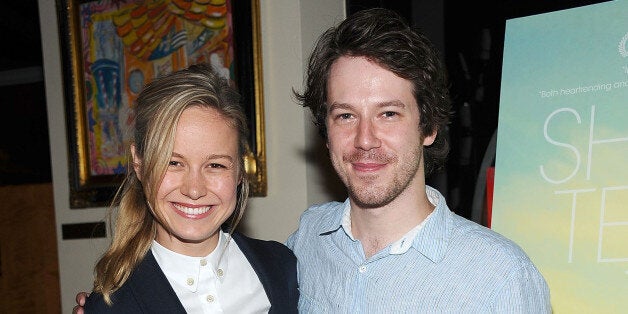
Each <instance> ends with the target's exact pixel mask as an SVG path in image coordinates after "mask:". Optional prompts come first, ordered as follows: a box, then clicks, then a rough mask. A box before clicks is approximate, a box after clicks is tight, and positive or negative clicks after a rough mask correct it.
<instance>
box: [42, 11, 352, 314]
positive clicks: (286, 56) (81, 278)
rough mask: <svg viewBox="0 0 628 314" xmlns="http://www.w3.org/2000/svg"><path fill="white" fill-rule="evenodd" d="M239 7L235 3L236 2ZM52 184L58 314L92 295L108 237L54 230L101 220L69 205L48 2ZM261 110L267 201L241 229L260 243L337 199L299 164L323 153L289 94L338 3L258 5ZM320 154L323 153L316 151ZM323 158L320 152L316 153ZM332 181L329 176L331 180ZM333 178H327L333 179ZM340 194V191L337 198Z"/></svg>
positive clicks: (337, 14)
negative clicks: (82, 295) (75, 236)
mask: <svg viewBox="0 0 628 314" xmlns="http://www.w3.org/2000/svg"><path fill="white" fill-rule="evenodd" d="M238 1H240V0H238ZM38 2H39V14H40V24H41V25H42V29H41V37H42V47H43V64H44V79H45V83H46V102H47V110H48V125H49V127H50V149H51V162H52V182H53V186H54V197H55V212H56V215H55V217H56V222H55V223H56V227H57V228H56V230H57V243H58V250H59V274H60V281H61V282H60V284H61V298H62V300H61V303H62V313H70V312H71V311H72V307H73V306H74V303H75V301H74V296H75V295H76V293H77V292H78V291H89V290H91V283H92V269H93V266H94V263H95V262H96V260H97V258H98V257H99V255H100V254H101V253H102V252H103V250H104V249H105V248H106V246H107V245H108V243H109V240H108V239H96V240H62V239H61V226H62V225H63V224H68V223H79V222H93V221H100V220H102V219H103V218H104V216H105V212H106V209H105V208H90V209H78V210H77V209H74V210H71V209H70V206H69V195H68V193H69V186H68V180H69V178H68V160H67V158H68V154H67V142H66V129H65V116H64V100H63V86H62V74H61V73H62V72H61V56H60V51H59V34H58V29H57V16H56V13H55V12H56V8H55V2H54V1H48V0H39V1H38ZM260 2H261V12H260V13H261V28H262V56H263V74H264V75H263V77H264V104H265V119H266V153H267V167H268V169H267V170H268V196H267V197H263V198H253V199H251V201H250V203H249V207H248V209H247V213H246V215H245V221H244V224H245V230H246V232H247V233H248V234H249V235H251V236H253V237H258V238H263V239H273V240H277V241H281V242H283V241H285V240H286V238H287V237H288V235H289V234H290V233H291V232H292V231H293V230H294V229H295V228H296V226H297V222H298V216H299V215H300V214H301V212H302V211H303V210H304V209H305V208H306V207H307V205H308V204H310V203H313V202H322V201H326V200H329V199H332V198H334V199H337V198H338V196H336V195H334V192H333V190H336V189H335V188H334V189H333V190H332V193H330V190H329V189H328V187H327V186H328V185H327V184H326V182H328V180H329V179H327V178H328V177H330V176H329V175H328V174H325V173H321V171H320V169H319V168H317V166H316V165H314V163H315V161H312V162H310V163H309V164H308V163H306V158H309V157H308V156H309V155H308V152H309V151H312V150H317V149H324V146H321V143H320V142H316V141H312V137H314V136H315V134H316V131H315V130H314V129H313V127H312V126H311V122H310V117H309V115H308V114H306V113H305V111H304V109H302V108H301V107H300V106H299V105H297V104H296V103H295V101H294V100H293V97H292V94H291V88H292V87H294V88H296V89H297V90H300V89H301V86H302V80H303V68H304V67H305V63H306V61H307V60H306V59H307V55H308V53H309V52H310V49H311V47H312V44H313V41H314V40H315V38H316V37H317V36H318V35H319V34H320V33H321V32H322V31H323V30H324V29H326V28H327V27H329V26H331V25H333V24H335V23H337V22H338V21H340V20H341V19H342V17H344V15H345V12H344V1H342V0H319V1H308V0H303V1H293V0H272V1H271V0H261V1H260ZM323 152H324V151H323ZM318 155H319V156H321V155H322V156H325V154H324V153H323V154H320V153H319V154H318ZM331 177H332V178H333V176H331ZM332 180H333V179H332ZM341 194H342V193H341Z"/></svg>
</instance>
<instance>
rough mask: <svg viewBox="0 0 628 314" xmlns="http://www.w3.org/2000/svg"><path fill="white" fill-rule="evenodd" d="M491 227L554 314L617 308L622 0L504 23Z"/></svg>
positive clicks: (622, 269)
mask: <svg viewBox="0 0 628 314" xmlns="http://www.w3.org/2000/svg"><path fill="white" fill-rule="evenodd" d="M492 228H493V229H494V230H495V231H497V232H499V233H502V234H503V235H505V236H507V237H508V238H510V239H512V240H514V241H515V242H517V243H518V244H519V245H520V246H521V247H522V248H523V249H524V250H525V251H526V252H527V253H528V255H529V256H530V258H531V259H532V260H533V261H534V263H535V264H536V265H537V266H538V268H539V269H540V271H541V272H542V274H543V276H544V277H545V279H546V280H547V282H548V284H549V286H550V291H551V298H552V307H553V309H554V313H559V314H560V313H628V1H610V2H604V3H600V4H595V5H589V6H583V7H578V8H573V9H568V10H562V11H556V12H550V13H546V14H539V15H534V16H528V17H522V18H516V19H511V20H508V21H507V23H506V33H505V42H504V62H503V70H502V86H501V96H500V108H499V124H498V131H497V151H496V161H495V190H494V199H493V216H492Z"/></svg>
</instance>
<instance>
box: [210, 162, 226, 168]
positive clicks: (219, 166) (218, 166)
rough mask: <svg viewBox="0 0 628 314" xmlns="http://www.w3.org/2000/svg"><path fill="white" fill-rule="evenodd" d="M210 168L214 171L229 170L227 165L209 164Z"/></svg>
mask: <svg viewBox="0 0 628 314" xmlns="http://www.w3.org/2000/svg"><path fill="white" fill-rule="evenodd" d="M209 167H210V168H214V169H221V168H227V167H226V166H225V165H223V164H219V163H211V164H209Z"/></svg>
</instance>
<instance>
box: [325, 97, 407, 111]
mask: <svg viewBox="0 0 628 314" xmlns="http://www.w3.org/2000/svg"><path fill="white" fill-rule="evenodd" d="M375 106H377V107H378V108H383V107H399V108H405V107H406V104H405V103H403V102H402V101H401V100H397V99H395V100H390V101H382V102H379V103H377V104H375ZM352 107H353V106H352V105H350V104H348V103H332V104H330V105H329V108H328V111H333V110H337V109H351V108H352Z"/></svg>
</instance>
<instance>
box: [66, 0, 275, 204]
mask: <svg viewBox="0 0 628 314" xmlns="http://www.w3.org/2000/svg"><path fill="white" fill-rule="evenodd" d="M259 10H260V8H259V0H248V1H246V0H237V1H236V0H211V1H196V0H193V1H188V0H152V1H144V2H143V3H140V2H138V1H131V0H126V1H125V0H109V1H102V0H95V1H85V0H57V13H58V14H57V15H58V19H59V31H60V32H59V33H60V39H61V50H62V61H63V80H64V92H65V101H66V121H67V130H68V146H69V147H68V153H69V158H68V159H69V175H70V207H71V208H88V207H101V206H108V205H109V203H110V202H111V200H112V197H113V195H114V194H115V191H116V190H117V187H118V186H119V185H120V183H121V182H122V179H123V177H124V173H125V171H126V161H125V160H124V155H125V154H124V147H125V146H126V145H123V144H124V142H125V141H127V140H128V138H125V136H127V137H128V133H125V127H127V128H128V126H127V125H126V124H129V123H132V122H129V121H132V118H130V117H132V113H129V112H130V111H131V110H130V109H128V108H130V107H129V106H130V103H132V100H134V98H133V97H134V95H136V93H137V92H139V90H141V86H143V84H144V83H146V81H149V80H150V79H151V78H152V77H154V76H158V75H159V73H168V71H174V70H177V69H179V68H182V67H185V66H187V65H189V64H192V63H197V62H210V61H211V62H212V64H213V63H214V62H216V64H218V65H222V66H223V70H224V71H225V73H229V74H228V75H229V77H230V79H232V80H233V82H234V84H235V86H236V87H237V88H238V90H239V91H240V94H241V95H242V101H243V104H244V107H245V111H246V114H247V116H248V119H249V129H250V130H251V136H250V141H249V142H250V144H251V149H250V152H249V153H248V154H247V156H246V158H245V168H246V172H247V174H248V176H249V178H250V182H251V189H250V191H251V193H250V194H251V196H260V197H261V196H266V194H267V177H266V152H265V134H264V104H263V93H262V91H263V85H262V53H261V38H260V36H261V30H260V22H259ZM148 24H149V25H148ZM147 25H148V26H147ZM190 51H191V52H190ZM225 75H227V74H225ZM124 97H126V98H124ZM112 104H113V109H112ZM95 112H97V113H98V114H96V113H95ZM125 123H126V124H125Z"/></svg>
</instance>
